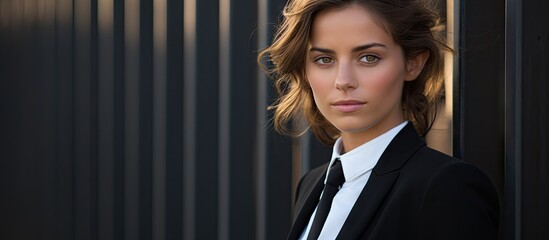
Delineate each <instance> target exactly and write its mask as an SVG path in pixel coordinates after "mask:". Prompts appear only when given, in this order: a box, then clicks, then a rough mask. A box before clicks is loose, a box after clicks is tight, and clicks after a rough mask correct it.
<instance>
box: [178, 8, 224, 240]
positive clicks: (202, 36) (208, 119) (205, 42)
mask: <svg viewBox="0 0 549 240" xmlns="http://www.w3.org/2000/svg"><path fill="white" fill-rule="evenodd" d="M195 14H196V15H195V20H196V22H195V24H196V28H195V51H196V52H195V56H194V58H189V59H193V60H194V61H195V65H194V68H195V70H194V72H195V73H196V74H195V75H194V79H186V80H189V81H195V83H194V86H195V89H192V91H193V92H194V93H195V95H194V101H195V112H194V113H191V112H186V114H190V115H191V117H194V118H195V123H196V124H195V131H196V132H195V136H194V137H195V139H194V142H195V146H194V147H195V150H194V151H195V153H196V155H195V158H194V160H195V164H194V167H195V168H194V172H195V180H194V182H195V195H194V198H195V206H194V209H196V210H195V230H194V232H195V235H194V237H195V239H215V238H216V237H217V232H216V231H212V229H217V217H218V208H217V198H218V177H217V174H215V173H216V171H217V169H218V157H219V153H218V145H217V144H218V142H217V138H218V133H219V131H218V126H219V121H223V120H222V119H220V118H219V117H218V111H217V109H218V106H219V98H218V96H219V70H218V69H219V68H218V61H216V60H217V59H219V54H218V49H219V40H218V36H219V31H218V29H219V5H218V3H217V2H215V1H212V2H205V1H196V9H195Z"/></svg>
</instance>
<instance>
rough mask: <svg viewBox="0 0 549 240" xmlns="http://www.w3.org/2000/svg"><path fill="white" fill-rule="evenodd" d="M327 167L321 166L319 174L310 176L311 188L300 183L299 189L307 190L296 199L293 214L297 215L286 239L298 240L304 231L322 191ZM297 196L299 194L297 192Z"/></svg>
mask: <svg viewBox="0 0 549 240" xmlns="http://www.w3.org/2000/svg"><path fill="white" fill-rule="evenodd" d="M327 167H328V164H325V167H324V166H323V167H322V168H321V169H322V171H321V172H320V171H319V172H318V174H316V176H315V175H312V176H310V178H311V183H312V184H313V187H308V188H307V186H305V185H307V183H305V182H303V183H301V184H302V185H303V186H301V187H300V188H303V189H307V190H306V192H304V193H303V194H302V196H300V197H299V198H298V201H297V202H296V204H295V210H294V212H295V213H297V214H296V216H295V217H294V222H293V224H292V228H291V229H290V233H289V234H288V239H298V238H299V236H301V233H303V230H305V227H306V226H307V224H308V223H309V219H310V217H311V214H313V211H314V210H315V208H316V205H317V204H318V201H319V198H320V194H321V193H322V189H324V178H325V177H326V168H327ZM303 181H305V180H303ZM297 194H300V193H299V192H298V193H297Z"/></svg>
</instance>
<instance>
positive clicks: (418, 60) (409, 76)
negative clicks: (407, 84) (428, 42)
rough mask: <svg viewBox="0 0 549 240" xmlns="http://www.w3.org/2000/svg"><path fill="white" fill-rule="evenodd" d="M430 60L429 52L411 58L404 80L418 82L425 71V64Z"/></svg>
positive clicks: (407, 62) (407, 63)
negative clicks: (418, 77)
mask: <svg viewBox="0 0 549 240" xmlns="http://www.w3.org/2000/svg"><path fill="white" fill-rule="evenodd" d="M428 58H429V51H424V52H422V53H420V54H418V55H417V56H415V57H413V58H410V59H408V60H407V61H406V76H405V78H404V80H406V81H413V80H416V78H417V76H419V74H420V73H421V71H422V70H423V66H425V62H427V59H428Z"/></svg>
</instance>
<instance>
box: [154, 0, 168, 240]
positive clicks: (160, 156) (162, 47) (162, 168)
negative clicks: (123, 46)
mask: <svg viewBox="0 0 549 240" xmlns="http://www.w3.org/2000/svg"><path fill="white" fill-rule="evenodd" d="M167 20H168V18H167V1H166V0H154V3H153V41H154V58H153V60H154V61H153V64H154V69H153V70H154V71H153V72H154V78H153V79H154V81H153V84H154V85H153V89H154V93H153V111H154V113H153V117H154V119H153V123H154V125H153V134H154V135H153V166H152V171H153V179H152V181H153V184H152V187H153V193H152V195H153V199H152V200H153V204H152V210H153V212H152V224H153V226H152V238H153V239H165V237H166V232H165V225H166V187H165V186H166V130H167V129H166V100H167V99H166V81H167V79H166V60H167V59H166V51H167V48H166V45H167V44H166V41H167V40H166V38H167V36H166V32H167Z"/></svg>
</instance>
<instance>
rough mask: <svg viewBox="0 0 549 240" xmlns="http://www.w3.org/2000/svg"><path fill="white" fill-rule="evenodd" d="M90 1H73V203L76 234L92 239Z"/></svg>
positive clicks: (93, 158)
mask: <svg viewBox="0 0 549 240" xmlns="http://www.w3.org/2000/svg"><path fill="white" fill-rule="evenodd" d="M91 5H92V4H91V1H89V0H87V1H76V2H74V27H75V28H74V29H75V33H74V34H75V35H74V44H75V45H74V46H75V52H74V60H75V61H74V64H75V66H74V90H73V91H74V129H75V132H74V138H75V141H74V152H75V156H74V157H75V158H74V170H73V171H74V197H75V199H74V203H75V238H77V239H84V240H85V239H95V238H96V237H97V236H96V233H97V231H96V224H97V219H96V216H97V215H96V214H95V213H96V212H97V201H96V199H97V195H96V194H95V190H96V189H97V184H96V183H97V181H96V176H97V172H96V170H97V166H96V153H97V152H96V149H95V146H96V144H95V143H96V141H94V140H95V136H96V135H95V133H96V128H95V127H96V122H94V119H95V115H96V107H94V106H95V102H94V100H95V99H96V97H95V96H94V95H95V94H96V92H95V91H94V90H95V89H96V84H95V83H96V79H94V76H96V74H95V72H94V71H93V69H92V66H93V65H94V63H92V61H93V60H92V49H91V46H92V42H93V41H94V40H96V39H94V38H93V37H94V36H92V35H93V34H92V7H91Z"/></svg>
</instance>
